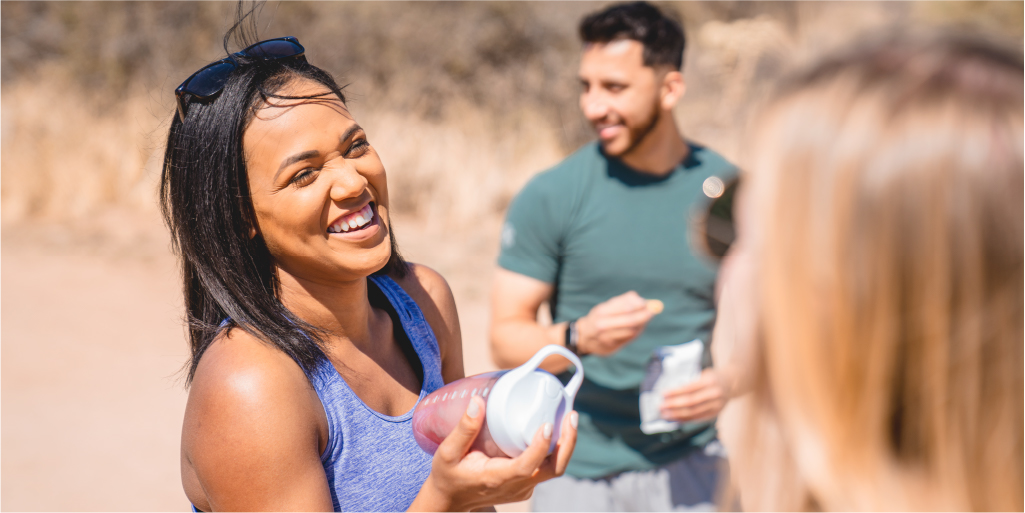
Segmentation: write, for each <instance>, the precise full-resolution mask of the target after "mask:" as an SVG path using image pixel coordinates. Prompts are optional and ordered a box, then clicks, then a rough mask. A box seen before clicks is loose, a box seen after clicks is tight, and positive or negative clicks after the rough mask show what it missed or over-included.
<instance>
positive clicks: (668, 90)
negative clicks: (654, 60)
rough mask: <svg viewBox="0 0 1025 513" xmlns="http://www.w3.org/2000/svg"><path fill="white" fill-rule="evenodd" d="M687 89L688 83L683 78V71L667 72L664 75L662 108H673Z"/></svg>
mask: <svg viewBox="0 0 1025 513" xmlns="http://www.w3.org/2000/svg"><path fill="white" fill-rule="evenodd" d="M686 91H687V83H686V82H684V80H683V73H680V72H679V71H676V70H673V71H670V72H668V73H666V74H665V76H663V77H662V109H664V110H673V107H675V106H676V103H677V102H679V101H680V98H683V93H685V92H686Z"/></svg>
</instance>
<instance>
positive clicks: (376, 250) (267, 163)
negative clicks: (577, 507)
mask: <svg viewBox="0 0 1025 513" xmlns="http://www.w3.org/2000/svg"><path fill="white" fill-rule="evenodd" d="M280 94H282V95H288V96H315V95H321V96H319V97H318V98H315V99H309V100H282V99H273V98H272V99H270V100H268V102H267V103H266V104H265V105H264V106H263V108H261V109H260V110H258V111H257V113H256V115H255V117H254V119H253V120H252V122H251V123H250V125H249V127H248V128H247V129H246V131H245V134H244V136H243V140H242V144H243V148H244V150H245V157H246V165H247V168H248V172H249V187H250V191H251V194H252V199H253V208H254V210H255V212H256V220H257V225H258V226H257V227H255V228H254V230H253V232H252V234H251V235H253V236H255V235H256V234H257V233H259V234H260V235H261V236H262V237H263V239H264V241H265V242H266V244H267V249H268V250H269V251H270V254H271V256H272V257H273V258H274V261H275V264H276V265H277V267H278V269H279V272H284V273H287V274H289V275H291V276H292V277H294V278H296V279H297V280H300V281H305V280H312V281H318V282H324V281H336V280H339V279H341V280H354V279H358V278H362V277H365V276H368V275H370V274H372V273H373V272H375V271H377V270H379V269H381V268H382V267H384V265H385V264H386V263H387V262H388V258H389V257H390V256H391V240H390V234H389V232H388V185H387V182H386V179H385V172H384V166H383V165H382V164H381V159H380V158H379V157H378V155H377V153H376V152H375V151H374V149H373V148H372V147H371V146H370V144H369V143H368V142H367V136H366V134H365V133H364V132H363V129H362V128H361V127H360V126H359V125H358V124H357V123H356V121H355V119H353V117H352V115H351V114H350V113H349V110H348V109H347V108H346V107H345V105H344V104H343V103H342V102H341V101H340V100H339V99H338V98H337V97H336V96H334V95H333V94H331V93H330V92H329V91H328V89H327V88H326V87H324V86H323V85H321V84H319V83H316V82H312V81H308V80H297V81H295V82H293V83H292V84H290V85H288V86H286V87H285V88H284V89H283V90H282V91H280Z"/></svg>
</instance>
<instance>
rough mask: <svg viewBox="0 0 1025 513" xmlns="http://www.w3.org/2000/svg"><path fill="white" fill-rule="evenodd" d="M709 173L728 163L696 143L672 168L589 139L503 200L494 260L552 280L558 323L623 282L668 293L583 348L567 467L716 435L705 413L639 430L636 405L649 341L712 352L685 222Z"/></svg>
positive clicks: (601, 464) (647, 292)
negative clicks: (622, 342)
mask: <svg viewBox="0 0 1025 513" xmlns="http://www.w3.org/2000/svg"><path fill="white" fill-rule="evenodd" d="M713 175H716V176H719V177H721V178H723V179H726V178H728V177H732V176H735V175H736V169H735V168H734V167H733V166H732V165H731V164H730V163H729V162H727V161H726V160H725V159H723V158H722V157H721V156H720V155H718V154H717V153H715V152H713V151H711V150H709V149H707V148H703V147H701V146H697V145H694V144H691V145H690V153H689V154H688V156H687V158H686V159H684V161H683V162H682V163H681V164H680V165H678V166H677V167H676V168H675V169H674V170H673V171H672V172H671V173H669V174H668V175H666V176H664V177H654V176H652V175H648V174H643V173H640V172H637V171H634V170H632V169H630V168H629V167H627V166H626V165H625V164H623V163H622V162H620V161H619V160H617V159H614V158H609V157H606V156H605V155H604V154H603V153H602V152H601V149H600V146H599V145H598V144H597V143H590V144H588V145H586V146H584V147H583V148H581V149H580V150H578V151H577V152H576V153H574V154H573V155H570V156H569V157H568V158H566V159H565V160H564V161H562V162H561V163H560V164H558V165H557V166H555V167H554V168H552V169H549V170H548V171H545V172H543V173H540V174H538V175H537V176H535V177H534V178H533V179H531V180H530V182H529V183H527V185H526V186H525V187H524V188H523V190H522V191H520V193H519V194H518V195H517V196H516V198H515V199H514V200H513V202H512V204H511V205H510V207H509V212H508V214H507V216H506V223H505V226H504V227H503V229H502V250H501V253H500V255H499V257H498V265H499V266H501V267H502V268H504V269H507V270H510V271H513V272H515V273H519V274H523V275H526V276H530V277H532V278H536V279H538V280H541V281H544V282H546V283H551V284H553V285H554V288H555V292H554V295H553V298H552V300H551V303H550V304H551V309H552V318H553V320H554V322H557V323H558V322H563V321H568V320H572V319H577V318H579V317H583V316H584V315H586V314H587V312H589V311H590V310H591V308H592V307H594V306H595V305H597V304H598V303H601V302H603V301H606V300H608V299H609V298H612V297H614V296H618V295H620V294H623V293H624V292H627V291H630V290H635V291H637V293H638V294H640V295H641V296H642V297H644V298H648V299H660V300H662V302H663V303H664V304H665V310H664V311H663V312H662V313H661V314H660V315H657V316H655V317H654V318H653V319H652V320H651V322H649V323H648V326H647V328H645V330H644V332H643V333H642V334H641V336H639V337H638V338H637V339H636V340H634V341H633V342H631V343H630V344H628V345H626V346H625V347H623V348H622V349H620V350H619V351H617V352H616V353H614V354H612V355H611V356H608V357H600V356H591V355H588V356H584V357H583V358H582V361H583V364H584V375H585V380H584V385H583V386H582V387H581V389H580V392H579V393H578V395H577V399H576V403H575V408H576V409H577V411H579V412H580V424H579V436H578V440H577V448H576V451H575V452H574V454H573V458H572V460H571V461H570V464H569V468H568V469H567V472H568V473H569V474H570V475H573V476H576V477H580V478H598V477H603V476H607V475H611V474H615V473H618V472H623V471H628V470H645V469H649V468H653V467H655V466H659V465H663V464H666V463H669V462H671V461H674V460H676V459H678V458H680V457H682V456H683V455H684V454H685V453H686V452H687V451H689V450H690V449H692V448H694V447H700V446H703V445H704V444H706V443H708V442H709V441H710V440H712V439H713V438H714V437H715V428H714V424H713V423H705V424H698V425H689V426H687V427H686V428H681V429H680V430H677V431H674V432H670V433H662V434H656V435H645V434H643V433H642V432H641V430H640V413H639V406H638V396H639V389H640V384H641V381H642V379H643V378H644V374H645V371H646V369H647V364H648V360H649V359H650V358H651V354H652V352H653V351H654V350H655V349H656V348H659V347H662V346H668V345H676V344H682V343H685V342H689V341H691V340H694V339H701V340H703V341H705V343H706V348H705V349H706V350H705V353H706V355H705V359H704V360H705V361H704V365H706V366H708V365H709V364H710V363H711V362H710V358H709V357H708V348H707V343H708V341H709V338H710V333H711V330H712V324H713V323H714V321H715V304H714V297H713V295H714V286H715V277H716V269H715V268H714V267H713V266H712V265H710V264H709V263H707V262H706V261H704V260H702V259H700V258H699V257H697V256H695V255H694V254H693V253H692V252H691V249H690V245H689V242H688V233H687V232H688V229H689V228H688V217H689V216H690V215H691V213H692V209H693V208H695V202H697V201H700V200H703V199H705V200H707V199H706V198H705V197H704V195H703V193H702V183H703V182H704V181H705V179H706V178H708V177H709V176H713Z"/></svg>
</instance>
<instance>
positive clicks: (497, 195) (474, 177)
mask: <svg viewBox="0 0 1025 513" xmlns="http://www.w3.org/2000/svg"><path fill="white" fill-rule="evenodd" d="M603 5H606V4H605V3H592V2H565V3H564V2H530V3H526V2H523V3H520V2H509V3H506V2H472V3H463V2H443V3H435V2H411V3H406V2H382V3H372V2H366V3H365V2H310V3H306V2H282V3H273V2H272V3H267V4H265V5H264V6H263V8H262V11H261V13H260V17H259V21H260V37H261V38H270V37H277V36H283V35H294V36H297V37H298V38H299V39H300V41H301V42H302V43H303V45H304V46H305V47H306V49H307V56H308V58H309V59H310V61H311V62H313V63H315V64H317V65H318V66H321V67H323V68H325V69H327V70H329V71H331V72H332V73H334V74H335V75H336V77H337V78H338V79H339V81H340V82H341V83H346V84H349V86H348V87H347V89H346V91H347V93H348V95H349V98H350V106H351V109H352V111H353V112H354V114H355V115H356V118H357V119H358V120H359V122H360V124H361V125H363V126H364V127H365V128H366V129H367V132H368V135H369V138H370V142H371V143H372V144H373V145H374V146H375V147H376V148H377V150H378V152H379V153H380V154H381V156H382V159H383V160H384V163H385V166H386V168H387V169H388V173H389V185H390V187H391V191H392V203H393V209H394V210H395V211H396V218H395V221H394V224H395V231H396V235H397V240H398V242H399V244H400V247H401V248H402V250H403V252H404V253H405V254H406V256H407V257H408V258H409V259H410V260H412V261H416V262H420V263H424V264H426V265H429V266H431V267H433V268H435V269H436V270H438V271H439V272H441V273H442V274H443V275H444V276H445V277H446V278H447V279H448V280H449V282H450V284H451V285H452V288H453V291H454V293H455V297H456V302H457V306H458V308H459V313H460V317H461V323H462V329H463V339H464V352H465V353H466V371H467V374H474V373H478V372H484V371H487V370H491V369H492V368H493V364H492V363H491V358H490V355H489V353H488V348H487V341H486V330H487V323H488V318H487V316H488V305H487V299H488V294H489V286H490V285H489V282H490V275H491V271H492V269H493V265H494V264H493V262H494V259H495V257H496V255H497V251H498V242H497V241H498V231H499V226H500V224H501V219H502V215H503V214H504V210H505V207H506V205H507V204H508V202H509V200H510V199H511V198H512V196H513V195H514V194H515V193H516V192H517V191H518V190H519V188H520V187H521V186H522V185H523V184H524V182H525V181H526V180H528V179H529V178H530V177H531V176H532V175H533V174H535V173H537V172H538V171H541V170H543V169H545V168H546V167H548V166H551V165H553V164H555V163H556V162H558V161H559V160H560V159H561V158H563V157H564V156H566V155H568V154H569V153H570V152H572V151H573V150H575V149H576V148H577V147H579V146H580V145H581V144H583V143H584V142H587V141H588V140H590V139H591V138H592V137H593V134H592V132H591V130H590V127H589V126H588V125H587V124H586V122H585V121H584V119H583V117H582V115H581V114H580V112H579V109H578V107H577V93H578V84H577V80H576V68H577V64H578V56H579V51H580V44H579V42H578V40H577V37H576V26H577V23H578V22H579V20H580V18H581V17H582V16H583V15H585V14H586V13H589V12H591V11H594V10H596V9H598V8H600V7H602V6H603ZM659 5H660V6H661V7H662V8H664V9H666V10H668V11H672V12H675V13H677V14H679V16H680V18H681V19H682V21H683V25H684V27H685V30H686V33H687V49H686V54H685V70H684V76H685V79H686V81H687V85H688V89H687V93H686V96H685V97H684V100H683V101H682V102H681V104H680V105H679V107H678V109H677V112H676V117H677V120H678V122H679V123H680V125H681V126H682V128H683V131H684V133H685V134H687V136H688V137H690V138H692V139H694V140H696V141H698V142H701V143H703V144H706V145H709V146H711V147H713V148H714V149H716V150H717V151H719V152H720V153H722V154H723V155H725V156H726V157H727V158H730V159H736V158H737V157H738V156H739V155H740V154H741V153H742V152H743V149H744V144H743V143H744V140H743V132H744V128H745V125H746V122H747V120H748V119H749V118H750V116H751V114H752V112H753V110H754V109H755V108H756V107H757V105H758V102H759V101H760V99H761V98H763V97H764V96H765V95H766V93H767V92H768V91H769V90H770V89H771V87H772V85H773V83H774V80H775V79H776V78H777V77H779V76H780V75H781V74H782V73H784V72H785V71H786V70H787V69H789V68H790V67H792V66H795V65H800V64H801V63H802V62H805V61H807V60H808V59H810V58H813V57H814V56H816V55H818V54H821V53H822V52H824V51H828V50H829V49H831V48H835V47H836V46H837V45H841V44H843V43H845V42H849V41H850V40H851V39H853V38H857V37H862V36H864V35H865V34H871V33H872V32H875V31H879V30H885V29H895V28H896V29H899V30H913V29H919V28H926V27H933V28H936V27H938V28H940V29H944V30H947V29H949V30H953V29H959V28H970V29H973V30H980V31H984V32H987V33H991V34H995V35H998V36H1000V37H1004V38H1008V39H1010V40H1012V41H1016V42H1017V44H1019V45H1020V44H1021V43H1022V20H1023V3H1022V2H909V3H905V2H878V3H876V2H839V3H831V2H793V3H791V2H733V1H722V2H707V3H706V2H682V3H671V2H665V3H660V4H659ZM233 13H234V3H231V2H11V1H4V2H2V4H0V22H2V26H0V57H2V58H0V124H2V148H0V159H2V160H0V166H2V172H0V221H2V226H0V228H2V230H0V251H2V267H0V269H2V276H0V280H2V285H3V287H2V291H0V292H2V297H0V304H2V308H3V310H2V320H0V340H2V347H0V350H2V357H0V366H2V368H0V378H2V382H0V393H2V397H0V404H2V412H0V419H2V420H0V422H2V425H0V434H2V440H0V443H2V447H0V452H2V455H3V458H2V461H0V488H2V489H0V509H2V510H4V511H11V510H32V511H41V510H51V511H52V510H114V511H120V510H178V511H185V510H187V509H188V507H189V505H188V501H187V500H186V498H185V496H184V494H183V493H182V491H181V485H180V481H179V474H178V463H179V449H178V443H179V440H178V437H179V435H180V428H181V419H182V414H183V411H184V405H185V399H186V390H185V389H184V387H183V383H182V380H181V374H180V372H179V371H180V369H181V366H182V364H183V363H184V362H185V360H186V358H187V353H188V351H187V345H186V339H185V333H184V330H183V325H182V321H181V319H182V306H181V298H180V295H181V292H180V284H179V283H178V271H177V268H176V262H175V259H174V255H173V254H172V253H171V252H170V247H169V239H168V236H167V233H166V230H165V228H164V227H163V225H162V224H161V221H160V218H159V213H158V210H157V196H156V187H157V182H158V177H159V174H160V165H161V156H162V153H163V139H164V138H165V137H166V131H167V128H168V126H169V124H170V120H171V116H172V113H173V111H174V97H173V89H174V88H175V87H176V86H177V85H178V84H179V83H180V82H181V81H182V80H183V79H184V78H185V77H187V76H188V75H189V74H191V73H192V72H193V71H195V70H196V69H198V68H199V67H201V66H203V65H204V64H206V63H208V62H210V61H213V60H216V59H219V58H221V57H223V55H224V49H223V46H222V36H223V34H224V32H225V30H226V29H227V28H228V27H230V25H231V23H232V18H233ZM230 50H231V51H235V50H238V48H230ZM681 229H683V228H682V227H681ZM527 508H528V504H526V503H518V504H513V505H507V506H503V507H500V510H505V511H524V510H526V509H527Z"/></svg>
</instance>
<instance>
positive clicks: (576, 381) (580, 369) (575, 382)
mask: <svg viewBox="0 0 1025 513" xmlns="http://www.w3.org/2000/svg"><path fill="white" fill-rule="evenodd" d="M553 354H558V355H560V356H564V357H566V359H567V360H569V361H570V362H572V363H573V367H574V368H575V370H574V372H573V377H572V378H570V380H569V383H567V384H566V386H565V388H564V389H563V390H565V392H566V395H567V396H568V397H569V409H573V400H574V399H576V397H577V392H578V391H579V390H580V385H582V384H583V383H584V364H582V363H580V357H578V356H577V355H575V354H573V352H572V351H570V350H569V349H566V348H565V347H562V346H556V345H547V346H544V347H542V348H541V350H540V351H538V352H536V353H534V356H532V357H530V359H529V360H527V363H524V364H523V365H521V366H519V367H517V368H516V369H515V370H516V371H518V370H520V369H524V371H525V372H533V371H534V369H537V368H538V367H540V366H541V362H543V361H544V359H545V358H548V357H549V356H551V355H553ZM514 372H515V371H514Z"/></svg>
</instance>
